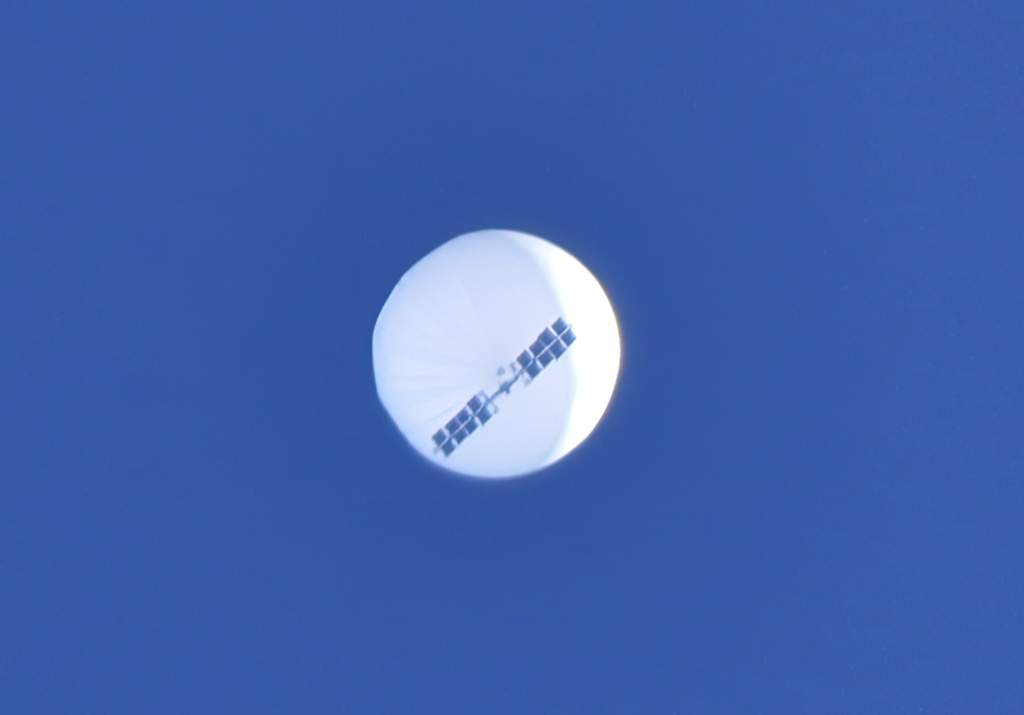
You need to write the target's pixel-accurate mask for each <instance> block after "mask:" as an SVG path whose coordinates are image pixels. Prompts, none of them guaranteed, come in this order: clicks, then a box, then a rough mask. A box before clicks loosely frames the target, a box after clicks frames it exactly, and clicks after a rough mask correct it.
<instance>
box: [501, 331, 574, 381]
mask: <svg viewBox="0 0 1024 715" xmlns="http://www.w3.org/2000/svg"><path fill="white" fill-rule="evenodd" d="M575 341H576V334H575V333H573V332H572V328H570V327H569V324H568V323H566V322H565V321H564V320H562V319H561V318H559V319H558V320H556V321H555V322H554V323H552V324H551V327H550V328H544V331H543V332H542V333H541V334H540V335H539V336H537V339H536V340H534V341H533V344H532V345H530V349H529V350H524V351H523V352H521V353H519V357H517V358H516V362H518V363H519V366H520V367H521V368H522V369H523V371H524V372H525V373H526V374H527V375H529V376H530V379H531V380H532V379H533V378H535V377H537V375H539V374H540V371H541V370H543V369H544V368H546V367H547V366H548V365H550V364H551V363H552V362H554V361H555V360H557V359H558V358H560V357H562V355H564V354H565V351H566V350H568V349H569V346H570V345H572V344H573V343H574V342H575Z"/></svg>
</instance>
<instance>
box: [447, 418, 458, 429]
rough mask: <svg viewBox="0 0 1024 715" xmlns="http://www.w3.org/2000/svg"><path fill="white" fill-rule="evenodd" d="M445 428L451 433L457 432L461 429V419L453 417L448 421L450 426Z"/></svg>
mask: <svg viewBox="0 0 1024 715" xmlns="http://www.w3.org/2000/svg"><path fill="white" fill-rule="evenodd" d="M445 428H446V429H447V430H448V431H449V432H455V430H457V429H458V428H459V418H458V417H452V418H451V419H450V420H448V424H446V425H445Z"/></svg>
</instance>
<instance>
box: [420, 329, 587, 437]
mask: <svg viewBox="0 0 1024 715" xmlns="http://www.w3.org/2000/svg"><path fill="white" fill-rule="evenodd" d="M575 341H576V334H575V333H573V331H572V328H571V327H569V324H568V323H566V322H565V321H564V320H562V319H561V318H559V319H558V320H556V321H555V322H554V323H552V324H551V327H549V328H544V330H543V332H541V334H540V335H539V336H537V339H536V340H534V341H533V344H532V345H530V347H529V349H528V350H524V351H523V352H521V353H519V357H517V358H516V362H517V363H518V364H519V369H518V371H517V372H516V373H515V375H514V377H513V379H512V380H509V381H507V382H505V383H502V386H501V388H500V389H499V390H498V392H496V393H494V395H493V396H491V397H488V396H487V393H486V392H484V391H482V390H481V391H480V392H478V393H476V394H475V395H473V396H472V397H471V398H470V399H469V401H468V402H467V403H466V405H465V407H463V408H462V409H460V410H459V411H458V413H457V414H456V415H455V416H454V417H452V418H451V419H450V420H448V422H447V423H446V424H445V426H444V427H442V428H441V429H439V430H438V431H437V432H435V433H434V436H433V438H432V439H433V440H434V444H435V445H436V446H437V448H438V449H439V450H441V452H442V453H443V454H444V456H445V457H447V456H449V455H451V453H452V452H454V451H455V448H456V447H458V446H459V444H461V443H462V442H463V441H464V440H466V439H467V438H468V437H469V435H471V434H473V433H474V432H476V430H477V428H478V427H483V426H484V425H485V424H487V422H488V421H489V420H490V419H491V417H493V416H494V415H495V414H496V413H497V412H498V406H497V405H496V404H494V399H495V397H497V396H498V395H499V394H501V392H505V393H506V394H507V393H508V391H509V387H510V386H511V385H512V383H514V382H515V381H516V380H518V379H519V376H520V375H523V374H526V375H529V376H530V379H531V380H532V379H534V378H535V377H537V376H538V375H539V374H540V373H541V370H543V369H544V368H546V367H547V366H548V365H550V364H551V363H552V362H554V361H555V360H557V359H558V358H560V357H562V355H564V354H565V351H566V350H568V349H569V346H570V345H572V344H573V343H574V342H575Z"/></svg>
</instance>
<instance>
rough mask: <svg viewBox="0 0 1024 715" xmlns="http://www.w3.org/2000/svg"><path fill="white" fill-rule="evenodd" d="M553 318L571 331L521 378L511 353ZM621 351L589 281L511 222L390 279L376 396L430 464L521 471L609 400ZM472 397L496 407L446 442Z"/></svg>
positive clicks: (473, 471)
mask: <svg viewBox="0 0 1024 715" xmlns="http://www.w3.org/2000/svg"><path fill="white" fill-rule="evenodd" d="M559 318H562V319H564V322H565V323H568V325H569V326H570V328H571V330H572V332H573V333H575V336H576V340H575V341H574V342H572V343H571V344H570V345H569V346H568V348H567V349H565V350H564V352H563V354H562V355H561V356H560V357H559V358H558V359H556V360H552V361H551V362H550V363H549V364H548V365H547V366H546V367H544V368H543V369H542V370H541V371H540V372H539V374H537V375H536V376H535V377H533V378H532V379H531V378H530V375H529V374H528V372H527V371H526V370H524V369H523V366H522V365H521V364H520V363H519V362H517V360H516V359H517V356H519V355H520V354H521V353H522V352H523V351H524V350H527V349H528V348H529V347H530V346H531V345H532V344H534V343H535V341H536V340H537V339H538V336H539V335H540V334H541V333H542V332H543V331H544V330H545V328H550V327H551V326H552V325H553V324H554V323H555V322H556V321H557V320H558V319H559ZM557 327H562V324H558V326H557ZM555 342H556V343H557V344H556V346H555V347H556V348H557V347H562V348H564V347H565V342H564V341H555ZM530 355H531V354H530V353H527V356H530ZM620 357H621V345H620V340H619V328H618V323H617V321H616V319H615V313H614V311H613V310H612V306H611V303H610V302H609V301H608V296H607V295H605V292H604V290H603V289H602V288H601V285H600V284H599V283H598V282H597V279H596V278H594V276H593V275H592V274H591V273H590V271H588V270H587V269H586V267H585V266H584V265H583V264H582V263H580V262H579V261H578V260H576V258H574V257H573V256H572V255H570V254H569V253H567V252H566V251H564V250H563V249H561V248H559V247H558V246H556V245H554V244H552V243H549V242H548V241H545V240H543V239H540V238H537V237H536V236H531V235H529V234H525V233H519V232H516V231H504V230H489V231H476V232H474V233H467V234H464V235H462V236H458V237H456V238H453V239H452V240H450V241H448V242H447V243H445V244H443V245H441V246H439V247H438V248H436V249H435V250H433V251H431V252H430V253H429V254H427V255H426V256H425V257H423V258H422V259H420V261H418V262H417V263H416V264H415V265H414V266H413V267H412V268H410V269H409V270H408V271H407V272H406V274H405V275H404V276H402V278H401V279H400V280H399V281H398V284H397V285H396V286H395V288H394V290H392V292H391V295H390V296H389V297H388V299H387V302H386V303H385V304H384V307H383V308H382V309H381V311H380V315H379V316H378V317H377V324H376V325H375V326H374V330H373V370H374V376H375V378H376V382H377V393H378V395H379V396H380V400H381V402H382V403H383V404H384V407H385V409H386V410H387V412H388V414H389V415H390V416H391V418H392V419H393V420H394V422H395V424H396V425H397V426H398V429H399V431H400V432H401V433H402V434H403V435H404V436H405V438H406V439H407V440H408V441H409V443H410V444H411V445H412V446H413V447H414V448H415V449H416V450H417V451H418V452H419V453H420V454H422V455H423V456H424V457H426V458H427V459H429V460H430V461H432V462H434V463H436V464H438V465H441V466H442V467H445V468H447V469H450V470H452V471H455V472H458V473H460V474H464V475H467V476H474V477H512V476H518V475H521V474H527V473H529V472H533V471H536V470H538V469H542V468H544V467H546V466H548V465H550V464H552V463H553V462H555V461H557V460H558V459H561V458H562V457H564V456H565V455H566V454H568V453H569V452H570V451H572V450H573V449H574V448H575V447H576V446H577V445H579V444H580V443H581V442H582V441H583V440H584V439H586V438H587V436H588V435H589V434H590V433H591V431H593V429H594V427H596V426H597V423H598V422H599V421H600V419H601V417H602V415H603V414H604V412H605V410H606V408H607V407H608V403H609V401H610V400H611V397H612V393H613V392H614V390H615V383H616V380H617V379H618V374H619V362H620ZM540 365H541V363H540V362H539V361H538V362H537V363H535V364H534V366H533V369H534V370H535V369H536V368H538V367H540ZM510 383H511V384H510ZM503 384H504V385H505V386H506V390H507V391H503V390H502V389H501V388H502V385H503ZM475 395H480V397H481V399H482V400H488V401H489V402H488V404H489V407H488V408H487V409H488V410H490V412H494V410H497V411H496V413H494V414H493V416H492V417H491V418H490V419H489V420H486V424H482V423H481V419H480V418H479V417H478V418H477V419H476V420H473V419H471V420H469V422H471V423H472V424H471V425H468V426H467V427H476V429H475V430H473V431H472V432H470V431H469V429H466V431H464V432H462V433H461V435H459V434H457V435H456V437H455V438H454V439H451V438H450V435H449V431H448V430H446V429H444V428H445V425H446V424H447V423H449V421H450V420H452V419H453V418H454V419H456V420H458V419H459V418H458V415H459V413H460V410H462V409H463V408H465V407H466V406H467V401H469V400H470V399H471V398H472V397H473V396H475ZM491 398H493V400H491ZM490 412H488V414H490ZM464 416H465V414H463V417H464ZM482 417H483V418H486V417H487V414H484V415H482ZM455 431H456V432H458V430H455ZM435 435H437V439H438V441H441V440H442V439H443V440H444V441H445V445H444V447H445V448H444V449H442V446H439V445H438V444H437V443H436V442H435V439H434V436H435ZM446 451H448V452H450V454H446V453H445V452H446Z"/></svg>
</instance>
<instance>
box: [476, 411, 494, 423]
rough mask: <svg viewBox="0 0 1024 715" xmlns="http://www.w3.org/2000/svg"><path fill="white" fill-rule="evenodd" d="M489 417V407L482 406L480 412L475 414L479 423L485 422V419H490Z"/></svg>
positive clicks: (490, 414) (490, 415)
mask: <svg viewBox="0 0 1024 715" xmlns="http://www.w3.org/2000/svg"><path fill="white" fill-rule="evenodd" d="M491 417H492V413H491V411H490V409H489V408H487V407H484V408H483V409H482V410H480V413H479V414H478V415H477V419H479V420H480V424H482V425H485V424H487V421H488V420H489V419H491Z"/></svg>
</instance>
